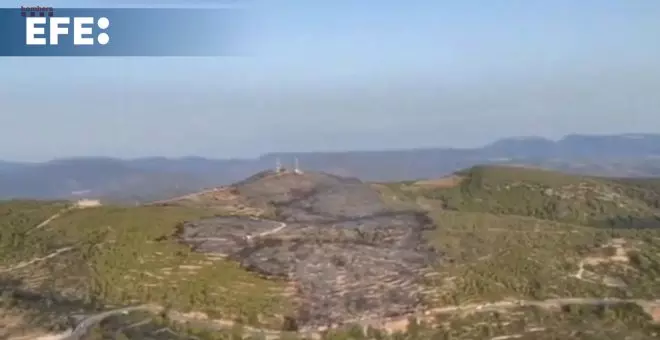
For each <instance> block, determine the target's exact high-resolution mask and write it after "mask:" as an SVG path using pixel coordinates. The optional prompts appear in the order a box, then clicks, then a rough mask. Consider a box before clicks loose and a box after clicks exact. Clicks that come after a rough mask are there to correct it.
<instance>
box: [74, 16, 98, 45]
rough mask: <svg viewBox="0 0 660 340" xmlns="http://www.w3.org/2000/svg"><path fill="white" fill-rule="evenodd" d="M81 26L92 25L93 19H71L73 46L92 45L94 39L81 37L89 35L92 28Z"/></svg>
mask: <svg viewBox="0 0 660 340" xmlns="http://www.w3.org/2000/svg"><path fill="white" fill-rule="evenodd" d="M83 25H94V18H91V17H80V18H78V17H76V18H73V44H74V45H94V38H87V37H83V35H91V34H92V27H89V26H88V27H84V26H83Z"/></svg>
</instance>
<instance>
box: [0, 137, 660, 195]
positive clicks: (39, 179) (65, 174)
mask: <svg viewBox="0 0 660 340" xmlns="http://www.w3.org/2000/svg"><path fill="white" fill-rule="evenodd" d="M296 157H297V158H298V159H299V161H300V165H301V167H302V168H303V170H305V169H308V170H315V171H326V172H330V173H335V174H339V175H345V176H355V177H359V178H361V179H363V180H369V181H398V180H411V179H420V178H433V177H440V176H443V175H446V174H449V173H452V172H454V171H456V170H459V169H463V168H467V167H470V166H473V165H477V164H495V163H496V164H521V165H533V166H540V167H546V168H551V169H557V170H563V171H567V172H575V173H586V174H592V175H602V176H616V177H648V176H660V134H622V135H568V136H566V137H564V138H563V139H561V140H559V141H552V140H548V139H544V138H539V137H517V138H506V139H502V140H498V141H496V142H494V143H492V144H489V145H486V146H484V147H480V148H470V149H467V148H464V149H458V148H427V149H413V150H385V151H346V152H307V153H272V154H266V155H263V156H261V157H259V158H256V159H206V158H201V157H186V158H177V159H168V158H162V157H152V158H139V159H130V160H124V159H113V158H98V157H82V158H73V159H57V160H53V161H49V162H44V163H18V162H6V161H0V199H9V198H40V199H45V198H48V199H52V198H67V199H70V198H76V197H85V198H101V199H105V200H117V201H124V202H142V201H146V200H155V199H161V198H165V197H168V196H173V195H178V194H182V193H186V192H190V191H195V190H199V189H202V188H205V187H210V186H219V185H225V184H229V183H232V182H235V181H237V180H240V179H243V178H245V177H247V176H249V175H252V174H254V173H255V172H258V171H261V170H263V169H268V168H272V167H274V166H275V163H276V159H278V158H279V159H280V160H281V161H282V162H283V164H284V165H286V164H287V163H289V164H291V163H293V159H294V158H296Z"/></svg>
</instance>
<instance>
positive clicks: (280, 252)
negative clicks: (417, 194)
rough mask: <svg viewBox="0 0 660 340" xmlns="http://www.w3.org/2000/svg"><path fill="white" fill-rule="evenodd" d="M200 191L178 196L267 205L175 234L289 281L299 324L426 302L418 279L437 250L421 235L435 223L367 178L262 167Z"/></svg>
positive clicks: (389, 312) (394, 311)
mask: <svg viewBox="0 0 660 340" xmlns="http://www.w3.org/2000/svg"><path fill="white" fill-rule="evenodd" d="M201 195H203V196H205V197H200V196H194V197H193V196H188V197H186V198H184V199H183V201H187V202H184V203H188V204H189V203H190V202H191V201H195V202H206V201H208V200H213V201H214V202H216V203H217V204H228V203H232V204H241V205H243V206H247V207H250V209H252V210H251V211H269V212H270V214H268V215H265V214H241V213H235V214H233V215H232V216H217V217H214V218H209V219H204V220H199V221H190V222H187V223H185V224H184V225H183V226H182V228H181V232H180V234H179V235H178V236H179V238H180V240H181V242H184V243H186V244H189V245H191V246H192V247H193V248H194V249H195V250H196V251H199V252H203V253H208V254H210V255H216V256H226V257H229V258H231V259H233V260H235V261H237V262H239V263H240V264H241V265H242V266H243V267H245V268H247V269H249V270H252V271H255V272H258V273H260V274H262V275H265V276H268V277H278V278H282V279H286V280H290V281H291V283H292V287H294V288H295V289H293V290H294V291H295V300H296V301H297V306H298V310H297V311H296V317H295V318H296V323H297V324H298V325H299V326H300V327H301V328H304V329H310V328H319V327H325V326H331V325H339V324H343V323H346V322H349V321H350V322H353V321H359V320H361V319H367V318H368V319H371V318H374V317H375V318H378V317H388V316H395V315H400V314H404V313H407V312H411V311H413V310H415V309H417V308H418V307H420V306H421V305H422V304H423V302H424V300H425V288H424V284H423V281H424V279H425V274H427V272H428V270H429V269H430V268H431V266H432V265H433V264H434V263H435V262H436V261H437V260H438V253H437V251H436V250H434V249H432V248H431V247H429V246H428V245H426V244H425V242H424V239H423V237H422V236H423V235H422V234H423V232H424V231H426V230H430V229H433V228H434V225H433V223H432V221H431V220H430V219H429V218H428V217H427V216H426V215H425V214H424V213H421V212H418V211H395V210H392V209H391V208H390V207H388V206H387V205H386V204H385V203H384V202H383V201H382V200H381V197H380V195H379V193H378V192H377V191H375V190H374V189H372V188H371V186H369V185H368V184H365V183H362V182H361V181H359V180H357V179H350V178H341V177H337V176H332V175H328V174H324V173H309V174H307V173H306V174H300V173H293V172H283V173H276V172H263V173H260V174H258V175H255V176H253V177H251V178H248V179H247V180H244V181H242V182H239V183H236V184H235V185H233V186H231V187H228V188H223V189H219V190H214V191H211V192H208V193H204V194H201ZM218 197H220V199H219V198H218ZM243 210H244V211H246V210H249V209H243ZM250 215H252V216H250ZM264 216H268V217H269V218H264Z"/></svg>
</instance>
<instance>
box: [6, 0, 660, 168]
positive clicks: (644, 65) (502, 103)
mask: <svg viewBox="0 0 660 340" xmlns="http://www.w3.org/2000/svg"><path fill="white" fill-rule="evenodd" d="M216 2H220V1H212V0H204V1H201V0H197V1H192V0H189V1H181V0H179V1H177V0H167V1H165V0H163V1H150V2H148V3H147V2H146V0H145V3H147V4H149V5H150V6H159V5H167V6H180V7H188V6H205V5H209V4H213V3H216ZM226 2H227V1H224V3H226ZM233 3H235V4H237V5H239V6H241V7H245V8H246V10H247V13H248V14H249V15H248V18H247V19H246V23H245V24H246V27H247V28H249V30H248V33H246V34H245V36H244V40H245V43H246V46H249V53H247V54H246V55H242V56H233V57H214V58H56V57H46V58H0V159H2V160H11V161H44V160H49V159H53V158H63V157H78V156H104V157H121V158H136V157H145V156H165V157H182V156H192V155H194V156H203V157H210V158H249V157H256V156H258V155H260V154H263V153H268V152H276V151H328V150H379V149H405V148H418V147H443V146H453V147H474V146H480V145H483V144H486V143H489V142H492V141H494V140H496V139H498V138H503V137H511V136H532V135H533V136H542V137H547V138H553V139H557V138H560V137H561V136H563V135H566V134H571V133H584V134H609V133H641V132H643V133H660V43H659V42H658V37H660V1H657V0H635V1H620V0H619V1H615V0H581V1H574V0H552V1H551V0H547V1H542V0H539V1H528V0H508V1H507V0H500V1H492V0H482V1H476V0H461V1H457V0H456V1H449V0H446V1H442V0H429V1H422V0H408V1H390V0H379V1H375V0H374V1H355V0H353V1H350V0H314V1H309V0H251V1H234V2H233ZM20 5H26V6H27V5H29V6H36V5H41V6H53V7H55V8H57V7H112V6H124V7H126V6H134V7H143V6H144V5H143V4H140V3H138V2H134V1H130V0H121V1H120V0H115V1H106V2H103V1H73V0H70V1H50V2H43V3H37V2H35V3H32V2H31V3H29V4H27V3H24V2H19V1H14V0H8V1H3V2H2V4H1V6H3V7H13V6H16V7H17V6H20ZM26 103H30V104H29V105H26Z"/></svg>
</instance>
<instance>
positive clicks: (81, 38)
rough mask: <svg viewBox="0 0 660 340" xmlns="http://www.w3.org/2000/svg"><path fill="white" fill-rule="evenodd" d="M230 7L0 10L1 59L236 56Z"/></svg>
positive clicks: (235, 20) (235, 15)
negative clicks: (6, 57) (27, 57)
mask: <svg viewBox="0 0 660 340" xmlns="http://www.w3.org/2000/svg"><path fill="white" fill-rule="evenodd" d="M239 22H240V11H239V10H238V9H234V8H231V9H230V8H212V9H209V8H186V9H183V8H140V9H138V8H107V9H101V8H50V7H23V8H0V56H42V57H45V56H223V55H235V54H237V53H236V52H237V49H238V48H237V46H238V45H237V44H238V42H239V41H240V39H239V37H240V33H239V27H240V26H239Z"/></svg>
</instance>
